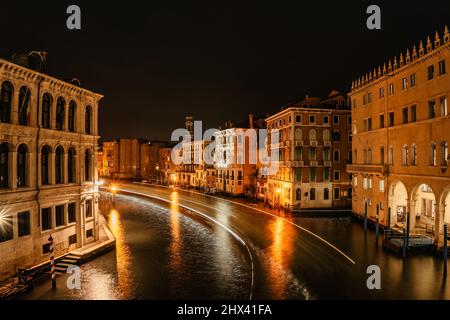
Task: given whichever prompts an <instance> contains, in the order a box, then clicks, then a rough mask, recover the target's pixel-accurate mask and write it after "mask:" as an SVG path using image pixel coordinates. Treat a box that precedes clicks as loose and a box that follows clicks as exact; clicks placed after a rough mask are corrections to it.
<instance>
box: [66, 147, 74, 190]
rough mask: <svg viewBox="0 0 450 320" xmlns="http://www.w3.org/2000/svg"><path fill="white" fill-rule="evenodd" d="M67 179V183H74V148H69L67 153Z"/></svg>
mask: <svg viewBox="0 0 450 320" xmlns="http://www.w3.org/2000/svg"><path fill="white" fill-rule="evenodd" d="M67 170H68V172H67V180H68V182H69V183H75V149H73V148H70V149H69V153H68V155H67Z"/></svg>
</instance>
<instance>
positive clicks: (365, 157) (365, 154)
mask: <svg viewBox="0 0 450 320" xmlns="http://www.w3.org/2000/svg"><path fill="white" fill-rule="evenodd" d="M363 164H367V149H363Z"/></svg>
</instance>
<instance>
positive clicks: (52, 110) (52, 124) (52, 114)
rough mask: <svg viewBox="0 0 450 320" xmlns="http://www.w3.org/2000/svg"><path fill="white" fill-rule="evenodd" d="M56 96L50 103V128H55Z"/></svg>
mask: <svg viewBox="0 0 450 320" xmlns="http://www.w3.org/2000/svg"><path fill="white" fill-rule="evenodd" d="M57 100H58V98H57V97H54V98H53V99H52V104H51V107H50V129H54V130H55V129H56V101H57Z"/></svg>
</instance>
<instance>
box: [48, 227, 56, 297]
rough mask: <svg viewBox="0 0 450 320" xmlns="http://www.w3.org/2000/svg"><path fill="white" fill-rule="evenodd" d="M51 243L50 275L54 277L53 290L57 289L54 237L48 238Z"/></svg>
mask: <svg viewBox="0 0 450 320" xmlns="http://www.w3.org/2000/svg"><path fill="white" fill-rule="evenodd" d="M48 241H49V242H50V274H51V276H52V289H56V273H55V271H56V270H55V254H54V249H53V237H52V235H50V237H49V238H48Z"/></svg>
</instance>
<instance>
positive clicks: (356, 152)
mask: <svg viewBox="0 0 450 320" xmlns="http://www.w3.org/2000/svg"><path fill="white" fill-rule="evenodd" d="M354 160H355V161H354V163H355V164H357V163H358V150H357V149H355V159H354Z"/></svg>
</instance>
